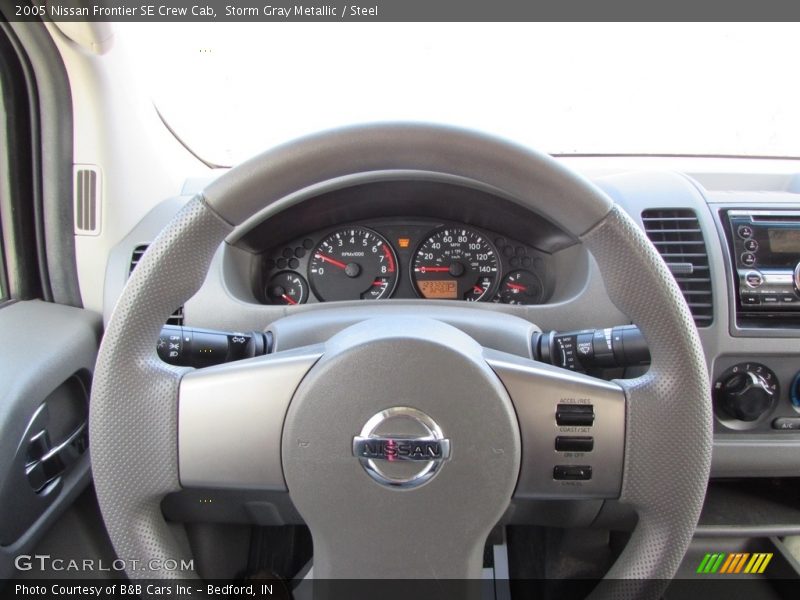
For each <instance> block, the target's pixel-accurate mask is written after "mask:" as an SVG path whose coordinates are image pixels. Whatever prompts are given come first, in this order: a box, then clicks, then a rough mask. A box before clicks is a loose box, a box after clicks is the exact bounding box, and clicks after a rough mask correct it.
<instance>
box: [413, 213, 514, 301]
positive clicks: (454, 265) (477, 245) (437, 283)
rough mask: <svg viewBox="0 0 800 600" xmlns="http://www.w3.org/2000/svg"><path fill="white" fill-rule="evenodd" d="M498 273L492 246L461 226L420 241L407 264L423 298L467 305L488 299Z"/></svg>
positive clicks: (443, 230) (441, 230) (494, 286)
mask: <svg viewBox="0 0 800 600" xmlns="http://www.w3.org/2000/svg"><path fill="white" fill-rule="evenodd" d="M499 272H500V266H499V261H498V259H497V251H496V250H495V249H494V246H492V244H491V243H490V242H489V240H487V239H486V238H485V237H484V236H483V235H481V234H480V233H478V232H477V231H475V230H473V229H468V228H465V227H445V228H443V229H440V230H439V231H437V232H435V233H434V234H433V235H431V236H430V237H428V239H426V240H425V241H424V242H422V244H421V245H420V247H419V248H418V249H417V252H416V254H415V255H414V261H413V263H412V265H411V279H412V280H413V281H414V286H415V287H416V289H417V293H418V294H419V295H420V296H422V297H423V298H444V299H453V300H455V299H460V300H468V301H471V302H477V301H485V300H488V299H489V298H491V297H492V294H493V293H494V290H495V288H496V287H497V278H498V275H499Z"/></svg>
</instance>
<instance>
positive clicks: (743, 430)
mask: <svg viewBox="0 0 800 600" xmlns="http://www.w3.org/2000/svg"><path fill="white" fill-rule="evenodd" d="M652 160H653V162H652V163H650V162H648V161H644V160H639V161H637V160H635V159H626V158H623V157H620V158H617V159H610V158H607V159H594V160H593V159H588V158H587V159H585V160H584V161H581V160H579V159H573V160H572V161H571V162H570V164H569V165H568V166H570V167H571V168H574V169H577V170H579V171H581V170H582V171H584V173H585V174H586V175H587V176H588V177H590V179H591V180H592V182H593V183H594V184H595V185H597V186H598V187H600V188H602V189H603V190H604V191H605V192H606V193H607V194H608V195H609V196H611V197H612V199H613V200H614V201H615V202H617V203H618V204H619V205H620V206H621V207H622V208H623V209H625V211H626V212H627V213H628V214H629V215H630V216H631V218H632V219H633V220H634V221H635V222H636V223H637V224H638V225H639V226H640V227H641V228H642V229H643V230H644V231H645V232H646V233H647V234H648V236H649V237H650V239H651V241H652V242H653V243H654V245H655V246H656V249H657V250H659V252H661V254H662V256H663V258H664V260H665V262H667V263H668V266H669V267H670V269H671V270H672V273H673V275H674V276H675V279H676V281H677V282H678V284H679V287H680V288H681V290H682V291H683V293H684V296H685V298H686V300H687V303H688V305H689V308H690V310H691V311H692V315H693V316H694V319H695V323H696V325H697V327H698V333H699V335H700V339H701V342H702V344H703V349H704V352H705V358H706V361H707V364H708V371H709V377H710V379H711V383H712V387H713V390H714V398H713V401H714V416H715V422H714V427H715V447H714V456H713V465H712V475H713V476H714V477H767V476H787V475H792V476H796V475H797V473H798V468H797V465H798V464H800V293H798V290H800V286H796V285H795V286H794V287H792V286H793V285H794V284H793V282H794V281H795V279H797V281H798V282H800V267H797V263H798V262H800V236H799V235H798V233H796V232H797V231H800V219H799V218H798V211H800V178H798V177H797V176H795V175H794V174H793V171H792V170H791V169H793V168H795V166H794V165H793V164H792V165H780V164H779V165H771V166H770V168H771V169H773V171H775V172H771V171H770V170H769V169H766V167H764V172H759V173H756V174H749V173H748V172H747V169H752V168H754V167H753V163H754V161H736V160H732V161H722V163H718V162H714V163H709V162H708V161H703V160H700V159H696V160H691V159H686V160H685V161H683V162H681V161H678V162H676V163H670V162H669V161H668V160H667V159H652ZM598 161H599V162H601V163H602V165H601V166H600V167H598ZM567 162H569V161H567ZM643 162H644V163H647V164H645V166H644V167H643V165H642V163H643ZM650 164H656V165H657V166H658V167H659V168H658V169H657V170H653V169H649V168H645V167H647V166H648V165H650ZM709 164H710V166H709ZM760 164H761V163H759V164H758V165H756V167H758V166H759V165H760ZM720 165H721V166H722V167H724V168H720ZM665 167H666V168H665ZM782 169H783V170H782ZM743 171H744V172H743ZM784 171H785V172H784ZM205 184H206V182H205V181H198V182H196V183H195V184H187V185H186V187H185V189H184V191H183V193H182V194H181V195H180V196H178V197H175V198H172V199H168V200H165V201H164V202H163V203H162V204H161V205H159V206H158V207H157V208H156V209H154V210H153V211H151V213H149V214H148V215H147V216H146V217H145V218H144V219H143V220H142V221H141V223H140V224H139V225H138V226H137V227H136V228H134V230H133V231H131V232H130V233H129V235H128V236H127V237H126V238H124V239H123V240H122V241H121V242H120V243H119V244H118V245H117V246H116V247H115V248H114V249H113V251H112V252H111V254H110V259H109V262H108V267H107V273H106V280H105V303H104V305H105V308H104V313H105V317H106V319H108V316H109V315H110V312H111V309H112V308H113V306H114V302H115V300H116V298H117V297H118V295H119V293H120V291H121V289H122V287H123V286H124V284H125V281H126V279H127V277H128V274H129V273H130V270H131V267H132V257H134V258H135V256H136V253H137V252H141V249H142V248H144V247H146V245H147V243H149V242H150V241H152V240H153V239H154V237H155V236H156V235H157V233H158V232H159V231H160V229H161V228H162V227H163V226H164V225H165V224H166V222H167V221H168V220H169V219H170V218H171V217H172V216H173V215H174V214H175V213H176V212H177V211H178V210H179V209H180V207H181V206H182V205H183V204H184V203H185V202H186V201H187V200H188V199H189V198H190V197H191V196H192V195H193V193H195V192H196V191H199V190H201V189H202V188H203V186H204V185H205ZM744 220H747V222H745V221H744ZM635 283H636V282H635V274H634V275H632V279H631V285H635ZM376 300H378V301H380V305H381V306H382V307H385V308H386V310H387V311H388V310H414V308H415V307H417V306H419V305H420V303H424V304H425V305H429V306H431V307H435V306H436V305H438V304H441V305H443V306H453V305H460V306H463V307H467V306H469V307H472V308H475V309H479V310H481V311H491V312H494V313H505V314H506V315H511V316H513V317H516V318H521V319H524V320H526V321H528V322H529V323H531V326H532V327H533V328H534V329H535V330H537V331H538V330H541V332H544V333H543V335H544V334H547V337H542V338H540V339H539V341H538V342H537V344H538V346H537V347H531V345H530V344H528V346H527V349H526V348H525V347H523V346H522V345H521V344H520V343H518V342H519V340H516V341H514V340H511V339H508V338H504V337H502V336H494V337H491V338H487V339H481V340H480V342H481V343H482V344H483V345H485V346H488V347H491V348H494V349H497V350H501V351H506V352H514V353H522V352H528V355H529V356H530V357H535V358H538V355H537V352H540V353H542V355H543V354H544V353H545V350H547V351H550V352H551V354H552V352H555V353H556V354H559V353H560V354H559V355H558V356H555V355H553V356H551V359H552V362H553V363H554V364H556V363H558V364H560V365H561V366H564V367H566V368H573V365H578V370H580V364H581V356H580V354H579V352H580V347H579V346H580V344H581V340H582V339H584V338H586V339H588V337H587V334H586V333H585V332H586V331H594V332H601V333H602V334H601V333H598V334H597V335H596V336H595V337H594V338H593V339H592V342H593V343H595V342H596V343H597V344H600V346H602V341H603V336H604V335H605V334H606V333H608V334H609V335H611V336H612V337H613V332H614V331H617V329H615V328H619V327H624V326H630V324H631V323H630V320H628V319H627V318H626V317H625V315H624V314H622V313H621V312H620V311H619V310H618V309H617V308H616V306H615V305H614V303H613V302H612V301H611V299H610V298H609V297H608V293H607V291H606V289H605V286H604V282H603V279H602V277H601V276H600V273H599V269H598V268H597V265H596V264H595V263H594V260H593V257H592V256H591V254H590V253H589V252H588V251H587V250H586V249H585V247H584V246H583V245H582V244H580V242H579V240H577V239H575V238H574V237H571V236H570V235H568V234H566V233H565V232H564V231H563V230H562V229H560V228H559V227H558V226H557V225H555V224H554V223H552V222H550V221H548V220H547V219H546V218H544V217H543V216H541V215H536V214H533V213H531V212H529V211H526V210H523V209H521V207H520V206H519V205H517V204H516V203H515V202H514V199H513V198H508V197H503V196H501V195H500V194H498V192H497V191H496V190H493V189H487V188H482V187H481V186H480V185H476V184H475V182H472V181H459V180H451V179H443V178H441V177H438V176H435V175H432V174H420V173H415V172H392V173H372V174H365V175H363V176H360V177H354V178H351V179H348V180H346V181H335V182H333V183H332V184H331V185H329V186H326V187H321V188H315V189H311V190H301V191H298V192H297V193H296V194H293V195H291V196H290V197H288V198H287V199H286V201H285V202H283V203H280V205H279V206H274V207H272V208H269V209H265V210H264V211H263V212H262V213H260V214H259V215H256V216H255V217H253V218H252V219H251V220H250V221H248V222H247V223H245V224H243V225H242V226H241V227H239V228H238V229H237V230H236V231H234V233H233V234H232V235H231V236H230V237H229V238H228V240H227V241H226V243H225V244H222V245H221V246H220V248H219V250H218V252H217V255H216V257H215V259H214V263H213V264H212V267H211V270H210V271H209V273H208V275H207V277H206V280H205V282H204V283H203V285H202V286H201V288H200V289H199V290H198V292H197V293H196V295H195V296H194V297H193V298H191V299H190V300H189V301H187V302H186V304H185V305H184V306H183V307H180V309H179V310H178V311H176V314H175V317H176V319H177V322H179V323H182V324H183V325H184V326H186V327H199V328H207V329H214V330H220V331H244V332H247V331H258V330H261V331H271V332H273V333H274V334H275V340H276V344H277V345H278V349H286V348H292V347H296V346H298V345H302V344H309V343H316V342H318V341H320V340H318V339H316V338H315V337H313V332H311V333H310V332H294V331H292V330H291V329H287V327H286V326H285V325H284V326H283V328H282V329H281V328H280V327H279V325H280V324H281V323H282V320H283V318H284V317H287V316H291V315H293V314H296V313H298V312H302V311H308V310H320V309H323V308H324V309H325V310H327V309H328V308H330V309H334V310H336V309H340V308H344V309H348V310H351V313H350V314H352V315H355V316H357V315H358V314H359V313H358V308H359V307H360V306H363V303H364V302H371V301H376ZM468 303H469V304H468ZM349 318H350V317H349V316H348V317H347V318H343V320H342V323H341V326H342V327H345V326H346V325H347V324H348V323H349V321H347V319H349ZM353 318H355V317H353ZM332 333H333V332H332V331H331V330H330V329H326V330H324V331H320V332H319V338H320V339H325V337H326V336H330V335H331V334H332ZM476 335H477V333H476ZM546 340H550V341H551V343H549V346H548V345H546V344H545V343H544V342H545V341H546ZM612 342H613V340H612ZM559 344H561V345H560V346H559ZM598 347H599V346H598ZM601 349H602V348H601ZM594 350H595V351H596V350H597V348H594ZM565 353H566V354H569V353H573V354H572V355H571V357H567V356H566V354H565ZM561 354H564V356H561ZM573 359H574V360H573ZM596 362H597V361H596ZM646 368H647V367H646V366H634V367H630V368H626V370H623V369H606V368H600V369H594V370H591V371H590V370H589V369H583V370H584V371H585V372H590V374H592V375H594V376H598V377H602V378H613V377H633V376H636V375H637V374H641V373H642V372H644V370H646Z"/></svg>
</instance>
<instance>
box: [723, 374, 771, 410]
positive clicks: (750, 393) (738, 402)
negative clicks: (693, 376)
mask: <svg viewBox="0 0 800 600" xmlns="http://www.w3.org/2000/svg"><path fill="white" fill-rule="evenodd" d="M716 387H717V392H718V396H717V398H718V400H719V401H720V404H721V408H722V409H723V410H724V411H725V412H726V413H728V414H729V415H730V416H732V417H733V418H735V419H739V420H740V421H755V420H756V419H758V418H759V417H760V416H761V415H763V414H764V413H765V412H766V411H767V410H769V408H770V407H771V406H772V401H773V398H774V397H775V390H774V389H773V387H771V386H770V384H769V383H768V382H767V380H766V379H765V378H764V377H762V376H761V375H759V374H757V373H755V372H753V371H751V370H743V371H739V372H738V373H734V374H732V375H730V376H728V377H727V378H724V379H722V380H721V381H720V382H719V383H718V384H717V386H716Z"/></svg>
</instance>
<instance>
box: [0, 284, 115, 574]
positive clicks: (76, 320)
mask: <svg viewBox="0 0 800 600" xmlns="http://www.w3.org/2000/svg"><path fill="white" fill-rule="evenodd" d="M101 322H102V319H101V317H100V315H99V314H96V313H93V312H90V311H86V310H81V309H77V308H72V307H67V306H61V305H57V304H51V303H48V302H41V301H38V300H36V301H30V302H15V303H12V304H8V305H5V306H3V308H2V309H0V342H2V343H0V505H1V506H3V510H2V511H0V578H6V577H9V575H10V573H11V572H12V570H13V560H14V557H15V556H17V555H19V554H23V553H25V552H26V551H28V550H30V548H31V547H32V546H33V545H34V544H35V542H36V541H37V540H38V539H39V538H40V537H41V536H42V534H43V533H44V532H45V531H46V529H47V527H49V526H50V525H51V524H52V523H53V521H54V520H55V519H56V518H57V517H58V515H60V514H61V513H62V512H63V510H64V509H65V508H66V507H67V506H68V505H69V503H70V502H71V501H72V500H74V498H75V497H76V496H77V495H78V494H79V493H80V492H81V491H82V490H83V489H84V488H85V487H86V484H87V483H88V481H89V478H90V474H89V453H88V451H87V444H88V438H87V436H86V430H87V428H86V427H85V423H86V417H87V415H88V398H89V387H90V385H91V374H92V371H93V369H94V363H95V360H96V358H97V349H98V344H99V339H100V330H101V329H100V328H101Z"/></svg>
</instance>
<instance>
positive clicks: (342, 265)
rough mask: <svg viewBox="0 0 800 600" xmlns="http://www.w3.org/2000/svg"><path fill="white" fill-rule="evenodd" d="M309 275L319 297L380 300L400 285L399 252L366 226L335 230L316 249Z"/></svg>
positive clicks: (310, 263)
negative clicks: (398, 279) (398, 282)
mask: <svg viewBox="0 0 800 600" xmlns="http://www.w3.org/2000/svg"><path fill="white" fill-rule="evenodd" d="M308 279H309V281H310V282H311V288H312V289H313V290H314V293H315V294H316V295H317V297H318V298H319V299H320V300H326V301H330V300H358V299H363V300H379V299H381V298H388V297H389V296H391V295H392V292H394V288H395V286H396V285H397V256H395V253H394V250H393V249H392V247H391V246H390V245H389V242H387V241H386V240H385V239H384V238H383V237H382V236H380V235H379V234H377V233H375V232H374V231H372V230H371V229H367V228H365V227H347V228H344V229H340V230H337V231H334V232H333V233H331V234H330V235H328V237H326V238H325V239H324V240H322V241H321V242H320V243H319V245H318V246H317V247H316V248H315V249H314V251H313V253H312V254H311V260H310V261H309V263H308Z"/></svg>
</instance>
